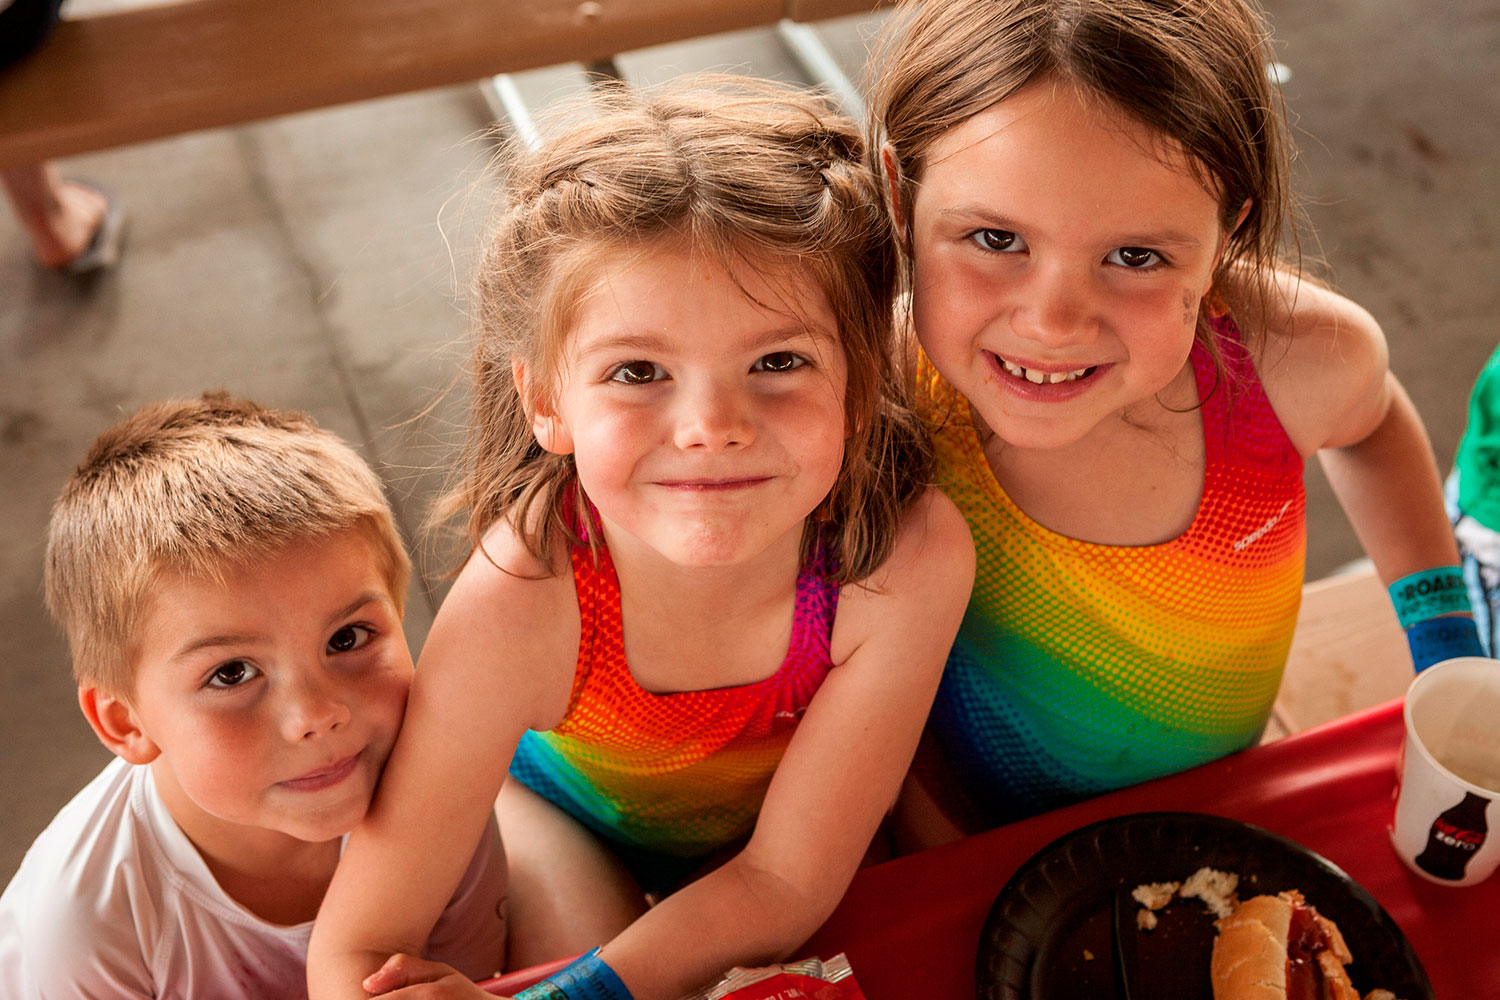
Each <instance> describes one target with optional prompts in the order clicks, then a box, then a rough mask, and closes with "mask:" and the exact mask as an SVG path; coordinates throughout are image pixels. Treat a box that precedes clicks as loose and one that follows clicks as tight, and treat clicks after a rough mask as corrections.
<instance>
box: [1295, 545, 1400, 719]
mask: <svg viewBox="0 0 1500 1000" xmlns="http://www.w3.org/2000/svg"><path fill="white" fill-rule="evenodd" d="M1413 676H1414V675H1413V673H1412V665H1411V654H1410V652H1409V651H1408V648H1407V644H1406V635H1405V633H1404V632H1402V630H1401V625H1400V623H1399V622H1398V621H1397V620H1396V612H1395V610H1394V609H1393V608H1392V607H1391V599H1390V597H1389V596H1388V595H1387V593H1386V588H1385V585H1384V584H1382V583H1381V582H1380V579H1379V578H1378V577H1376V575H1375V571H1374V570H1373V569H1369V568H1365V569H1359V570H1354V571H1352V572H1348V573H1343V574H1339V575H1336V576H1330V577H1326V578H1324V579H1322V580H1315V581H1313V582H1312V583H1309V584H1307V585H1306V586H1305V587H1304V588H1303V590H1302V611H1301V614H1300V615H1299V616H1298V618H1297V631H1296V634H1295V635H1294V636H1293V638H1292V648H1291V652H1290V654H1289V655H1288V657H1287V665H1286V674H1285V676H1284V677H1283V678H1282V682H1281V694H1280V696H1279V697H1278V698H1277V699H1276V708H1275V711H1274V714H1273V727H1272V729H1273V731H1272V732H1269V733H1268V735H1276V736H1280V735H1286V733H1287V732H1299V731H1301V730H1303V729H1307V728H1310V727H1312V726H1315V725H1318V724H1320V723H1323V722H1328V721H1330V720H1332V719H1336V718H1338V717H1340V716H1343V715H1348V714H1349V713H1350V712H1355V711H1358V710H1359V709H1362V708H1368V707H1369V706H1371V705H1377V704H1379V703H1381V702H1383V701H1389V700H1390V699H1392V698H1398V697H1400V696H1401V695H1403V694H1405V693H1406V689H1407V687H1408V685H1410V684H1411V681H1412V677H1413ZM1277 727H1280V728H1281V729H1282V730H1283V731H1281V732H1275V731H1274V730H1275V729H1276V728H1277Z"/></svg>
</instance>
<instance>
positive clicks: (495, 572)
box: [418, 522, 579, 728]
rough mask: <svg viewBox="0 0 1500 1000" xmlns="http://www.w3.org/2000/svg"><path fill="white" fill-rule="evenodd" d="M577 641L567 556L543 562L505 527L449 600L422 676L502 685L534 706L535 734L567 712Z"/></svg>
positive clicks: (484, 544)
mask: <svg viewBox="0 0 1500 1000" xmlns="http://www.w3.org/2000/svg"><path fill="white" fill-rule="evenodd" d="M578 636H579V617H578V599H577V594H576V591H575V587H574V583H573V574H572V571H571V561H570V558H569V555H568V552H567V551H566V550H565V549H563V550H561V551H559V552H557V553H556V554H555V555H554V558H553V559H552V560H551V561H550V563H549V561H547V560H542V559H539V558H537V557H536V556H535V555H533V554H532V553H530V552H529V551H527V549H526V547H525V545H524V544H522V542H521V540H520V539H519V538H518V537H517V535H516V533H515V532H514V531H513V530H512V529H511V527H510V526H509V525H508V524H505V523H503V522H502V523H499V524H496V525H495V526H493V527H491V528H490V529H489V530H488V531H486V532H485V534H484V537H483V539H482V540H481V544H480V545H479V546H478V547H476V548H475V550H474V552H473V553H472V554H471V555H470V556H469V559H468V561H467V562H466V563H465V564H464V567H463V569H462V570H460V571H459V574H458V576H457V577H456V578H455V579H454V581H453V586H452V588H451V589H450V590H449V591H448V594H447V595H446V596H445V597H444V598H443V603H442V606H441V607H440V608H439V609H438V613H437V616H436V618H435V619H434V620H433V624H432V630H431V631H430V632H429V633H428V636H427V640H426V643H425V644H424V646H423V650H422V656H421V662H420V663H419V666H418V674H419V675H420V674H421V673H422V671H424V670H428V669H433V670H440V671H443V672H445V673H446V672H449V671H456V672H458V673H462V674H464V675H467V677H468V680H469V682H470V683H473V684H475V685H476V691H477V690H479V689H481V688H487V687H488V686H489V685H490V684H491V683H493V684H496V685H499V687H500V688H501V689H503V690H505V691H508V692H510V695H508V697H515V698H520V700H525V701H530V702H531V708H530V711H529V712H528V716H529V717H528V719H527V723H528V726H529V727H530V728H550V725H549V723H555V722H556V718H560V717H561V712H562V711H563V710H564V709H565V708H566V703H567V695H568V692H569V690H570V687H571V682H572V675H573V665H574V662H575V660H576V658H577V650H578ZM523 691H524V692H529V693H530V695H531V697H530V698H521V697H520V693H521V692H523ZM554 716H555V717H556V718H554Z"/></svg>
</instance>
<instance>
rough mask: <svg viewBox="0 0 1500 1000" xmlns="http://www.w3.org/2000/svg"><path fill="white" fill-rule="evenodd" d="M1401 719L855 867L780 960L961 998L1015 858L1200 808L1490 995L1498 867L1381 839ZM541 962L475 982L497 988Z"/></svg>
mask: <svg viewBox="0 0 1500 1000" xmlns="http://www.w3.org/2000/svg"><path fill="white" fill-rule="evenodd" d="M1401 730H1402V723H1401V701H1400V699H1397V700H1396V701H1392V702H1387V703H1386V704H1384V705H1379V706H1376V707H1375V708H1372V709H1369V710H1368V711H1365V712H1360V713H1357V714H1355V715H1350V716H1347V717H1345V718H1343V719H1339V720H1336V721H1334V722H1331V723H1328V724H1327V725H1324V726H1320V727H1318V728H1316V729H1310V730H1308V731H1306V732H1304V733H1300V734H1298V735H1296V736H1291V737H1288V738H1286V739H1283V740H1278V741H1277V742H1275V743H1269V744H1266V745H1264V746H1259V747H1254V748H1252V749H1250V750H1246V751H1243V752H1241V753H1237V754H1233V755H1231V756H1229V757H1225V758H1224V759H1222V760H1219V761H1215V762H1214V763H1212V764H1206V765H1204V766H1202V767H1198V768H1194V769H1193V770H1191V771H1184V772H1182V773H1181V774H1174V775H1171V776H1169V777H1166V778H1160V779H1158V780H1156V781H1151V782H1147V783H1145V784H1143V785H1136V786H1134V787H1132V788H1126V789H1122V790H1121V791H1118V792H1113V793H1111V794H1109V795H1104V796H1101V797H1099V798H1096V799H1090V800H1088V801H1087V802H1080V803H1079V804H1077V805H1074V806H1070V807H1068V808H1066V809H1059V810H1057V811H1055V812H1050V813H1046V814H1044V815H1041V816H1036V817H1033V818H1031V819H1028V820H1023V821H1021V822H1019V823H1012V824H1009V825H1007V826H1003V827H1001V828H999V829H997V830H991V831H990V832H988V833H984V834H980V835H978V836H975V837H969V838H967V839H965V840H962V841H959V842H958V843H954V844H949V845H947V846H945V847H939V848H936V849H934V850H930V851H924V852H922V853H921V854H915V855H912V856H910V857H905V858H900V859H897V860H895V861H889V862H886V863H885V864H881V865H876V866H874V867H872V868H866V869H865V870H863V871H861V872H860V873H859V874H858V875H857V876H855V879H854V883H853V885H851V886H850V888H849V892H848V893H847V894H846V895H845V896H844V899H843V902H841V903H840V904H839V907H838V909H837V910H835V911H834V913H833V915H832V916H831V917H830V918H829V919H828V922H827V923H825V924H824V925H823V927H822V928H821V929H819V931H818V932H817V934H815V935H814V936H813V937H812V939H811V940H810V941H808V943H807V944H806V945H805V946H804V947H803V948H800V949H798V951H797V953H796V955H795V956H794V957H797V958H802V957H807V956H811V955H819V956H822V957H824V958H827V957H830V956H832V955H835V954H838V953H839V952H846V953H847V954H848V956H849V962H850V964H851V965H852V966H853V968H854V975H855V978H857V979H858V980H859V984H860V986H861V987H862V988H863V989H864V992H865V994H866V995H867V997H868V1000H919V998H920V1000H973V997H974V958H975V954H976V952H977V950H978V947H979V935H980V932H981V930H982V929H983V927H984V921H985V917H986V916H987V915H988V914H989V911H990V906H991V905H992V904H993V903H994V901H995V897H996V896H997V895H999V893H1000V890H1001V889H1002V888H1003V887H1004V885H1005V883H1006V881H1007V880H1009V878H1010V877H1011V875H1013V874H1015V871H1016V869H1018V868H1020V867H1021V865H1022V864H1023V863H1025V861H1026V860H1027V859H1028V858H1030V857H1031V856H1032V855H1033V854H1035V853H1036V852H1037V851H1039V850H1041V849H1042V848H1043V847H1045V846H1047V845H1048V844H1050V843H1051V842H1052V841H1053V840H1055V839H1057V838H1058V837H1060V836H1062V835H1063V834H1065V833H1067V832H1069V831H1071V830H1076V829H1078V828H1079V827H1082V826H1087V825H1088V824H1090V823H1095V822H1097V821H1099V820H1102V819H1109V818H1111V817H1115V816H1124V815H1127V814H1129V813H1136V812H1152V811H1157V810H1169V811H1185V812H1203V813H1213V814H1215V815H1219V816H1226V817H1229V818H1230V819H1238V820H1242V821H1244V822H1247V823H1254V824H1255V825H1256V826H1259V827H1262V828H1264V829H1267V830H1272V831H1274V832H1276V833H1279V834H1281V835H1282V836H1285V837H1289V838H1291V839H1292V840H1295V841H1297V842H1298V843H1300V844H1302V845H1304V846H1305V847H1308V848H1311V849H1312V850H1314V851H1316V852H1318V853H1319V854H1321V855H1323V856H1324V857H1325V858H1327V859H1329V860H1330V861H1332V862H1333V863H1334V864H1336V865H1338V866H1339V867H1340V868H1342V869H1343V870H1344V871H1346V872H1348V874H1349V876H1350V877H1351V878H1353V879H1354V880H1355V881H1356V882H1358V883H1359V884H1360V885H1362V886H1364V887H1365V889H1367V890H1368V891H1369V892H1370V893H1371V894H1372V895H1373V896H1374V897H1375V898H1376V899H1378V900H1379V901H1380V904H1381V906H1383V907H1385V910H1386V912H1387V913H1389V914H1390V915H1391V917H1392V918H1393V919H1394V920H1395V921H1396V923H1397V924H1399V925H1400V927H1401V930H1402V932H1403V933H1405V935H1406V937H1407V939H1408V940H1409V941H1410V942H1411V944H1412V947H1413V948H1414V949H1415V950H1416V952H1417V956H1418V957H1419V958H1420V959H1421V961H1422V965H1423V966H1424V967H1425V968H1426V970H1427V975H1428V977H1429V978H1430V979H1431V980H1432V986H1433V990H1434V992H1435V993H1436V996H1437V1000H1500V875H1496V876H1495V877H1493V878H1491V879H1489V880H1488V881H1486V882H1483V883H1481V884H1479V885H1477V886H1472V887H1470V888H1463V889H1457V888H1452V887H1448V886H1440V885H1434V884H1433V883H1430V882H1427V881H1424V880H1423V879H1421V878H1418V877H1417V876H1415V875H1413V874H1411V873H1410V872H1408V871H1407V870H1406V868H1405V867H1404V866H1403V865H1402V864H1401V862H1400V861H1399V860H1398V859H1397V857H1396V854H1395V852H1394V851H1393V850H1392V849H1391V845H1390V841H1389V839H1387V836H1386V823H1387V821H1388V820H1389V819H1390V814H1391V796H1392V791H1393V790H1394V788H1395V783H1396V758H1397V754H1398V752H1399V749H1400V746H1401ZM1492 835H1495V836H1500V831H1495V832H1494V833H1493V834H1492ZM561 964H562V963H557V965H561ZM555 968H556V965H553V966H549V967H546V968H542V967H538V968H537V969H529V970H524V971H521V972H517V973H512V974H511V975H509V976H506V977H505V978H504V979H502V980H496V981H492V982H491V983H487V984H485V985H486V988H487V989H490V990H491V991H492V992H495V993H505V992H508V991H509V990H515V989H520V988H521V987H523V986H525V985H527V984H529V983H531V982H534V981H536V980H537V979H540V978H541V976H542V975H543V974H545V973H546V972H550V971H553V970H554V969H555Z"/></svg>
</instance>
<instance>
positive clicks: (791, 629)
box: [308, 80, 973, 1000]
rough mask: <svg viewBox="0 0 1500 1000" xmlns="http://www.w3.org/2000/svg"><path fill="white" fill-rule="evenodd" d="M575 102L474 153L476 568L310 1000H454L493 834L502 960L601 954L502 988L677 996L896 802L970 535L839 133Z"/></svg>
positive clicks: (660, 104)
mask: <svg viewBox="0 0 1500 1000" xmlns="http://www.w3.org/2000/svg"><path fill="white" fill-rule="evenodd" d="M590 110H591V112H592V117H589V118H586V119H585V120H583V121H581V122H579V123H577V124H574V125H573V126H571V127H570V128H569V129H568V130H567V131H564V132H562V133H561V134H560V135H558V136H557V137H556V138H555V139H553V140H552V141H550V142H548V143H547V144H545V145H543V146H542V147H541V148H540V149H537V150H534V151H531V150H526V149H524V148H522V147H516V148H513V149H512V150H511V156H510V158H509V160H508V162H507V163H506V164H505V166H506V173H505V180H504V195H505V207H504V209H503V212H502V215H501V217H500V220H499V222H498V224H497V227H496V230H495V233H494V234H493V236H492V238H491V239H490V241H489V244H488V250H487V253H486V255H485V257H484V259H483V261H482V262H481V265H480V269H479V276H478V279H477V290H476V291H477V295H476V297H477V302H478V310H479V314H478V316H479V320H478V337H477V340H478V342H477V346H476V349H475V353H474V357H473V382H472V385H471V395H472V400H471V407H472V411H471V425H470V426H471V436H470V441H469V448H468V454H467V456H466V478H465V481H464V483H463V485H462V487H461V490H460V492H459V495H458V496H459V500H460V502H461V504H462V506H463V507H464V508H466V509H467V511H468V516H469V526H470V531H471V538H472V541H473V546H474V550H473V553H472V555H471V556H470V558H469V560H468V562H467V564H466V565H465V566H464V568H463V570H462V571H461V572H460V574H459V575H458V577H457V579H456V581H455V583H454V585H453V588H452V590H451V591H450V593H449V594H448V596H447V598H446V600H445V601H444V603H443V606H442V609H441V611H440V612H439V614H438V616H437V620H436V622H435V623H434V625H433V628H432V631H431V634H430V635H429V637H428V639H427V642H426V646H425V648H424V650H423V653H422V656H421V663H420V666H419V668H418V670H417V675H418V676H417V680H416V682H415V684H414V685H413V688H412V694H411V700H410V703H409V706H408V709H407V715H406V722H405V725H404V727H403V728H402V730H401V735H400V738H399V740H398V742H397V746H396V748H395V750H394V751H393V752H392V756H391V760H390V764H389V766H388V767H387V769H386V772H385V775H384V777H383V779H382V782H381V785H380V789H379V791H378V793H377V799H376V801H375V803H374V804H373V805H372V807H371V811H370V813H369V816H368V818H367V820H366V822H365V823H364V824H363V825H362V826H361V827H360V828H359V829H358V830H356V832H355V833H354V834H353V835H352V836H351V838H350V841H349V844H348V849H347V851H346V852H345V854H344V858H343V861H342V862H341V864H340V867H339V869H338V873H337V874H336V876H335V878H334V881H333V885H332V887H331V888H330V890H329V892H328V895H327V898H326V904H325V906H324V908H323V910H322V911H321V912H320V914H319V918H318V921H317V925H316V926H317V929H316V930H315V931H314V934H313V940H312V945H311V951H310V955H309V963H308V964H309V979H310V983H311V986H312V989H311V996H312V997H313V998H314V1000H325V998H338V997H348V998H351V1000H356V998H363V997H364V996H366V994H367V992H368V993H370V994H379V993H383V992H386V991H392V990H396V991H398V995H401V994H400V993H399V988H401V987H403V986H405V985H407V984H410V983H423V984H430V987H431V989H432V990H438V989H441V990H443V991H444V992H443V993H442V994H441V995H450V994H451V995H454V996H483V995H485V994H483V993H481V992H480V991H479V990H478V988H477V987H475V986H474V985H473V984H472V983H469V982H467V981H465V980H462V979H461V977H458V976H457V975H456V974H454V973H452V971H451V970H449V969H447V968H446V967H442V966H434V965H431V964H428V963H424V962H421V961H419V960H417V959H415V958H412V957H411V956H412V955H415V954H418V953H419V952H420V949H421V945H422V941H423V938H424V937H425V936H426V934H427V933H428V930H429V929H430V928H431V926H432V923H433V920H434V919H435V918H436V917H437V915H438V913H439V912H440V911H441V910H442V908H443V905H444V903H445V902H447V900H448V898H449V896H450V895H451V894H452V892H453V889H454V886H456V885H457V884H458V881H459V877H460V875H461V874H462V872H463V868H464V865H465V864H466V863H467V859H468V857H469V856H470V855H471V854H472V853H473V848H474V844H475V842H476V841H477V838H478V837H479V835H480V833H481V832H482V831H483V829H484V827H485V821H486V818H487V816H488V815H489V813H490V810H491V808H492V807H494V808H497V809H498V812H499V817H500V828H501V835H502V839H503V841H504V846H505V852H506V855H507V861H508V865H509V869H510V892H509V900H508V912H507V916H508V921H509V938H508V941H509V948H510V952H509V965H510V966H512V967H526V966H530V965H532V964H534V963H537V962H541V961H543V960H547V959H553V958H558V957H565V956H569V955H574V954H577V953H579V952H581V951H583V950H584V949H587V948H593V947H594V946H596V945H600V944H601V943H602V944H603V947H602V949H598V948H595V950H594V951H591V952H589V953H588V954H587V955H586V956H585V957H583V958H582V959H580V960H578V961H576V962H574V963H572V964H570V965H569V966H567V967H566V968H565V969H564V970H563V971H562V972H560V973H557V974H555V975H553V976H551V977H549V978H548V979H547V980H545V981H544V982H543V983H542V984H540V985H538V986H536V987H533V988H529V989H527V990H526V991H524V992H523V993H522V994H521V996H522V997H523V998H527V1000H532V998H544V997H545V998H552V997H559V996H560V997H569V998H573V1000H581V998H594V997H607V998H629V997H632V996H633V997H635V998H637V1000H674V998H677V997H680V996H682V995H684V994H686V993H688V992H690V991H691V990H692V989H694V988H697V987H700V986H702V985H703V984H704V983H705V982H708V981H711V980H712V979H714V978H715V977H717V976H718V975H719V974H721V973H722V972H723V971H724V970H726V969H728V968H730V967H731V966H734V965H737V964H758V963H763V962H764V961H766V960H769V959H773V958H777V957H782V956H785V954H786V953H788V952H789V951H790V950H791V949H793V948H795V947H796V946H797V945H798V944H800V943H801V942H802V941H804V940H805V939H806V938H807V937H808V935H809V934H811V932H812V931H813V930H814V929H816V928H817V927H818V925H819V924H821V923H822V922H823V920H824V919H825V918H826V916H827V915H828V913H829V912H830V911H831V910H832V909H833V907H834V905H835V904H836V903H837V902H838V900H839V898H840V896H841V895H842V894H843V891H844V889H845V887H846V886H847V884H848V882H849V880H850V878H851V877H852V876H853V874H854V872H855V870H856V868H857V867H858V866H859V864H860V861H861V859H862V858H863V856H864V855H865V852H866V849H867V847H869V845H870V843H871V839H872V837H873V836H874V834H875V832H876V830H877V827H878V826H879V825H880V823H881V821H882V818H883V816H884V815H885V814H886V813H887V812H888V810H889V809H890V807H891V806H892V804H893V802H894V801H895V799H896V796H897V794H898V792H899V789H900V785H901V781H902V778H903V776H904V775H905V774H906V772H907V769H908V766H909V763H910V760H911V757H912V754H913V751H914V749H915V747H916V745H917V740H918V738H919V736H920V734H921V731H922V727H923V724H924V722H925V720H926V716H927V709H928V707H929V706H930V705H931V702H932V696H933V693H934V692H935V691H936V688H937V684H938V679H939V677H940V675H941V672H942V667H943V662H944V658H945V656H946V655H947V651H948V649H949V647H950V646H951V644H952V641H953V636H954V634H955V633H956V631H957V629H958V623H959V621H960V619H961V618H962V616H963V608H964V605H965V602H966V601H967V599H968V593H969V586H970V583H971V581H972V579H973V545H972V542H971V541H970V537H969V531H968V528H967V526H966V525H965V524H964V521H963V518H962V516H961V515H960V514H959V513H958V511H957V510H956V508H954V507H953V505H952V504H951V503H950V502H949V501H948V500H946V499H945V498H943V497H942V496H941V495H940V494H939V493H937V492H936V491H935V490H933V489H931V488H930V486H929V483H930V478H931V477H930V468H931V466H930V452H929V450H928V445H927V442H926V439H925V436H924V435H923V433H922V426H921V424H920V422H919V420H918V419H917V418H916V416H915V414H913V413H912V412H911V411H910V410H907V409H905V408H904V407H903V406H902V405H901V404H900V402H899V399H900V397H901V396H902V395H903V393H902V392H900V391H899V388H900V386H901V385H902V384H903V380H902V379H901V378H900V377H899V376H897V375H896V373H895V371H894V368H893V364H892V360H891V359H892V357H893V355H894V353H895V352H894V351H893V350H892V323H891V316H892V301H893V294H894V285H895V274H896V267H895V260H894V247H893V245H892V243H891V239H890V231H889V225H888V222H887V216H886V213H885V210H884V208H883V206H882V204H881V199H880V190H879V184H878V180H877V179H876V177H875V175H874V174H873V173H871V172H870V171H869V170H868V169H867V168H866V166H865V165H864V153H863V143H862V140H861V138H860V133H859V130H858V128H857V126H855V124H854V123H853V122H851V121H849V120H847V119H845V118H843V117H841V116H839V115H837V114H835V113H833V112H831V111H830V109H829V108H828V106H827V105H826V104H824V103H823V102H822V100H821V99H818V98H815V97H813V96H811V95H807V94H803V93H800V92H797V91H792V90H788V89H785V88H781V87H776V86H773V85H771V84H753V83H750V82H747V81H741V82H737V83H734V82H730V81H724V80H721V81H717V82H715V83H714V84H713V85H712V86H696V87H688V86H683V87H680V88H678V89H674V90H671V91H668V92H665V93H662V94H660V95H658V96H656V97H654V98H652V99H650V100H648V101H643V100H642V99H640V98H638V97H636V96H632V95H631V94H630V93H629V92H628V91H625V90H620V91H617V92H613V93H611V94H608V95H606V96H604V97H601V98H600V99H599V100H598V101H597V103H596V104H595V105H594V106H593V107H592V108H591V109H590ZM507 771H509V777H507ZM502 785H503V786H504V787H503V791H502ZM497 793H498V805H497V804H496V797H497ZM684 880H685V884H684ZM648 891H649V892H650V894H651V895H650V899H649V900H648ZM652 903H654V905H650V904H652ZM393 953H398V954H395V955H393ZM388 959H389V960H388ZM606 960H607V961H606ZM427 988H428V986H427V985H424V989H427ZM421 995H422V996H429V995H438V994H437V993H435V992H423V993H422V994H421Z"/></svg>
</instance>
